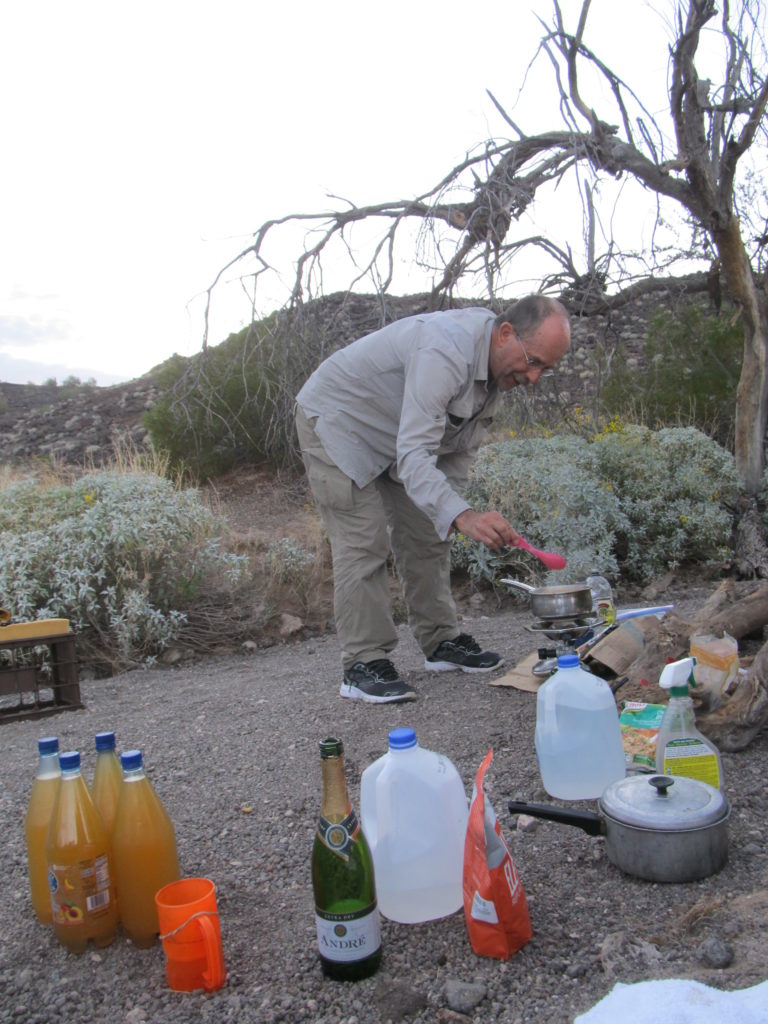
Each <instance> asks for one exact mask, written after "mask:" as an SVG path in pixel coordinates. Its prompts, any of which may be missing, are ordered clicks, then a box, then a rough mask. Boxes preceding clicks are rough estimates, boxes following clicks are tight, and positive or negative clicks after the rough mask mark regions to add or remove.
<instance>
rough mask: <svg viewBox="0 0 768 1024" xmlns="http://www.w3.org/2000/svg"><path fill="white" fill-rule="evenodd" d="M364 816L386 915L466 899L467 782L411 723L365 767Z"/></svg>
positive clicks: (429, 911) (447, 910)
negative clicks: (426, 746)
mask: <svg viewBox="0 0 768 1024" xmlns="http://www.w3.org/2000/svg"><path fill="white" fill-rule="evenodd" d="M360 816H361V819H362V826H363V832H364V833H365V837H366V839H367V840H368V845H369V846H370V848H371V853H372V854H373V866H374V872H375V876H376V895H377V898H378V902H379V910H380V911H381V913H382V914H383V915H384V916H385V917H388V918H389V919H390V920H391V921H399V922H401V923H403V924H417V923H419V922H421V921H432V920H434V919H435V918H438V917H446V916H447V915H448V914H453V913H455V912H456V911H457V910H460V909H461V908H462V907H463V905H464V896H463V892H462V871H463V867H464V840H465V836H466V831H467V819H468V817H469V805H468V803H467V795H466V792H465V790H464V783H463V782H462V781H461V776H460V775H459V773H458V772H457V771H456V768H455V767H454V766H453V764H452V763H451V761H450V760H449V759H448V758H447V757H444V756H443V755H442V754H436V753H435V752H434V751H432V750H425V749H424V748H423V747H420V746H419V744H418V742H417V740H416V733H415V732H414V731H413V729H409V728H406V729H393V730H392V732H390V734H389V750H388V752H387V753H386V754H385V755H384V756H383V757H380V758H379V759H378V761H374V763H373V764H372V765H369V767H368V768H366V769H365V771H364V772H363V776H362V780H361V784H360Z"/></svg>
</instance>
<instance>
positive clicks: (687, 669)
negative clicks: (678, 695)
mask: <svg viewBox="0 0 768 1024" xmlns="http://www.w3.org/2000/svg"><path fill="white" fill-rule="evenodd" d="M695 664H696V662H695V660H694V659H693V658H681V659H680V661H671V662H670V663H669V665H665V666H664V668H663V669H662V672H661V677H660V679H659V686H660V687H661V688H662V689H663V690H671V689H672V687H673V686H687V685H688V679H689V677H690V675H691V672H693V666H694V665H695Z"/></svg>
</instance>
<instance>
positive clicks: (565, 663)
mask: <svg viewBox="0 0 768 1024" xmlns="http://www.w3.org/2000/svg"><path fill="white" fill-rule="evenodd" d="M578 665H579V656H578V654H559V655H558V657H557V667H558V668H578Z"/></svg>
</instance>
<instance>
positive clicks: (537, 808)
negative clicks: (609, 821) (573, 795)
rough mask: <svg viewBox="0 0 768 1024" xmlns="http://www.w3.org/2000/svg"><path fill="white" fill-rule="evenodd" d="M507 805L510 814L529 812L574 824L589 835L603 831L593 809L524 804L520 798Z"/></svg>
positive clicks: (536, 816) (532, 815) (600, 821)
mask: <svg viewBox="0 0 768 1024" xmlns="http://www.w3.org/2000/svg"><path fill="white" fill-rule="evenodd" d="M508 807H509V810H510V813H511V814H530V815H531V817H533V818H544V819H545V820H547V821H557V822H559V824H561V825H575V826H576V828H580V829H582V830H583V831H584V832H586V833H587V834H588V835H590V836H601V835H603V834H604V831H605V830H604V828H603V819H602V818H601V817H600V815H599V814H595V813H594V811H574V810H572V809H571V808H570V807H555V806H554V805H553V804H526V803H524V802H523V801H521V800H510V801H509V804H508Z"/></svg>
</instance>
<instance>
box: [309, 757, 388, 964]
mask: <svg viewBox="0 0 768 1024" xmlns="http://www.w3.org/2000/svg"><path fill="white" fill-rule="evenodd" d="M343 754H344V747H343V744H342V742H341V740H337V739H333V738H328V739H326V740H323V741H322V742H321V743H320V758H321V764H322V773H323V802H322V808H321V811H320V819H319V821H318V825H317V833H316V834H315V843H314V847H313V850H312V887H313V889H314V893H315V922H316V924H317V946H318V951H319V954H320V964H321V966H322V969H323V973H324V974H326V975H327V976H328V977H329V978H334V979H335V980H337V981H357V980H358V979H360V978H367V977H368V976H369V975H370V974H373V973H374V971H376V970H377V969H378V967H379V963H380V962H381V930H380V926H379V911H378V908H377V906H376V884H375V880H374V875H373V857H372V856H371V851H370V849H369V848H368V843H367V842H366V840H365V836H364V835H363V833H362V830H361V828H360V824H359V822H358V820H357V815H356V814H355V812H354V811H353V809H352V805H351V803H350V800H349V796H348V795H347V784H346V782H345V780H344V758H343Z"/></svg>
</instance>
